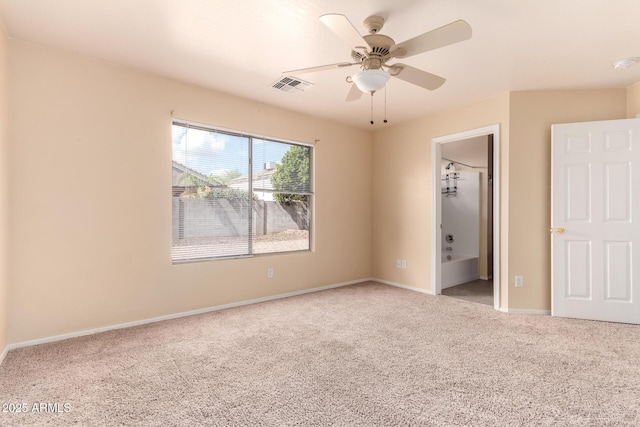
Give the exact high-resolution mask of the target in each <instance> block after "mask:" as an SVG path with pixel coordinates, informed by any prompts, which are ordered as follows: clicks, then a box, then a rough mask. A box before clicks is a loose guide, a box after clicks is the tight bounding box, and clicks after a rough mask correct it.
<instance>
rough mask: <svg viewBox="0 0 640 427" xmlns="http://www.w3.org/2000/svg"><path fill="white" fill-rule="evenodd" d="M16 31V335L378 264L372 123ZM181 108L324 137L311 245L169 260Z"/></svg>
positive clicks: (344, 276) (238, 124)
mask: <svg viewBox="0 0 640 427" xmlns="http://www.w3.org/2000/svg"><path fill="white" fill-rule="evenodd" d="M10 43H11V54H12V61H11V64H10V66H11V72H12V73H13V74H12V75H13V80H12V89H13V91H12V97H11V100H10V101H11V104H10V107H11V125H12V126H11V128H10V137H11V141H12V150H11V153H10V164H11V168H10V174H11V177H12V179H13V180H14V182H15V183H16V185H14V186H12V187H13V188H12V193H11V197H12V204H11V210H10V213H11V216H12V218H13V220H12V231H13V233H12V236H11V242H10V243H11V249H12V256H13V259H12V264H13V269H12V276H11V295H10V310H9V315H10V321H11V330H10V336H9V342H11V343H19V342H23V341H26V340H33V339H39V338H43V337H50V336H55V335H58V334H65V333H72V332H76V331H81V330H87V329H92V328H97V327H103V326H108V325H114V324H119V323H124V322H131V321H136V320H141V319H147V318H152V317H155V316H161V315H167V314H172V313H178V312H183V311H188V310H194V309H199V308H204V307H211V306H216V305H221V304H227V303H232V302H235V301H243V300H249V299H253V298H259V297H264V296H270V295H275V294H280V293H286V292H292V291H298V290H302V289H306V288H313V287H319V286H324V285H330V284H336V283H342V282H347V281H352V280H358V279H363V278H368V277H369V276H370V273H371V246H372V242H371V227H372V214H371V203H372V187H371V164H372V148H371V135H370V133H369V132H367V131H363V130H359V129H355V128H350V127H346V126H344V125H339V124H335V123H331V122H327V121H326V120H320V119H316V118H312V117H309V116H304V115H301V114H297V113H294V112H289V111H284V110H280V109H278V108H275V107H271V106H268V105H264V104H260V103H258V102H255V101H250V100H245V99H240V98H237V97H232V96H228V95H224V94H221V93H217V92H213V91H208V90H205V89H202V88H199V87H194V86H190V85H187V84H183V83H179V82H176V81H172V80H168V79H164V78H160V77H156V76H153V75H150V74H146V73H143V72H138V71H134V70H130V69H126V68H121V67H117V66H111V65H108V64H104V63H101V62H97V61H91V60H87V59H84V58H80V57H77V56H74V55H70V54H67V53H63V52H60V51H56V50H52V49H48V48H45V47H41V46H38V45H34V44H29V43H24V42H20V41H11V42H10ZM172 110H175V116H176V117H179V118H183V119H188V120H192V121H196V122H202V123H209V124H212V125H217V126H221V127H225V128H231V129H238V130H244V131H249V132H254V133H258V134H262V135H268V136H273V137H280V138H286V139H290V140H297V141H303V142H314V140H319V142H318V143H317V144H316V148H315V191H316V203H315V206H314V208H315V211H314V216H313V218H314V225H313V231H314V232H315V233H314V251H313V252H312V253H297V254H289V255H270V256H260V257H255V258H252V259H237V260H225V261H215V262H200V263H192V264H183V265H172V264H171V258H170V255H171V196H170V195H171V192H170V187H171V142H170V141H171V116H170V112H171V111H172ZM268 267H273V268H274V270H275V277H274V278H273V279H267V278H266V270H267V268H268Z"/></svg>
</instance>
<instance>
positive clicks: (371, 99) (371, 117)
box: [371, 92, 373, 124]
mask: <svg viewBox="0 0 640 427" xmlns="http://www.w3.org/2000/svg"><path fill="white" fill-rule="evenodd" d="M371 124H373V92H371Z"/></svg>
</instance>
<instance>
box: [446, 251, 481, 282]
mask: <svg viewBox="0 0 640 427" xmlns="http://www.w3.org/2000/svg"><path fill="white" fill-rule="evenodd" d="M448 257H450V258H451V259H447V258H448ZM479 278H480V273H479V270H478V257H475V256H465V255H452V254H451V253H444V254H442V269H441V280H440V281H441V283H442V289H445V288H450V287H451V286H455V285H460V284H462V283H466V282H471V281H473V280H478V279H479Z"/></svg>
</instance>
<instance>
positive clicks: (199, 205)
mask: <svg viewBox="0 0 640 427" xmlns="http://www.w3.org/2000/svg"><path fill="white" fill-rule="evenodd" d="M172 149H173V159H172V160H173V162H172V177H173V179H172V194H173V216H172V219H173V221H172V230H173V249H172V259H173V262H174V263H175V262H184V261H196V260H206V259H214V258H221V257H241V256H251V255H254V254H264V253H275V252H290V251H304V250H309V249H310V236H309V228H310V227H309V226H310V220H311V218H310V214H311V209H310V207H311V198H312V195H313V193H312V191H311V189H312V183H311V164H312V163H311V157H312V147H310V146H307V145H304V144H298V143H290V142H283V141H276V140H271V139H266V138H262V137H257V136H253V135H247V134H240V133H234V132H229V131H223V130H221V129H215V128H210V127H207V126H204V125H194V124H190V123H187V122H183V121H174V122H173V126H172Z"/></svg>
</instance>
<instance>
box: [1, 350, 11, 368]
mask: <svg viewBox="0 0 640 427" xmlns="http://www.w3.org/2000/svg"><path fill="white" fill-rule="evenodd" d="M7 353H9V346H6V347H5V348H4V350H3V351H2V353H0V365H2V362H4V358H5V357H6V356H7Z"/></svg>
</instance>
